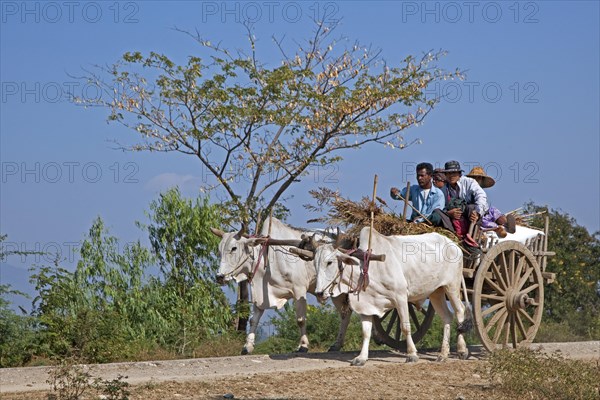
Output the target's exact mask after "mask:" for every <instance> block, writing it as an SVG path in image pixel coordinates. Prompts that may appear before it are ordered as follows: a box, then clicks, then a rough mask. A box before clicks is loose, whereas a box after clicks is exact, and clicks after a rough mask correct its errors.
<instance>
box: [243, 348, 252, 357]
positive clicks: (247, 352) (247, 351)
mask: <svg viewBox="0 0 600 400" xmlns="http://www.w3.org/2000/svg"><path fill="white" fill-rule="evenodd" d="M252 350H254V349H248V348H247V347H245V346H244V348H243V349H242V355H243V356H245V355H247V354H250V353H252Z"/></svg>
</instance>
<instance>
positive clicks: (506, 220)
mask: <svg viewBox="0 0 600 400" xmlns="http://www.w3.org/2000/svg"><path fill="white" fill-rule="evenodd" d="M467 176H468V177H469V178H473V179H475V180H476V181H477V183H479V186H481V188H482V189H487V188H490V187H492V186H494V185H495V184H496V181H495V180H494V178H492V177H491V176H488V175H487V174H486V173H485V171H484V170H483V168H482V167H480V166H476V167H474V168H473V169H472V170H471V172H469V173H468V174H467ZM481 228H482V229H483V230H493V231H495V232H496V234H497V235H498V236H500V237H501V238H503V237H506V232H507V231H508V233H515V217H514V215H512V214H509V215H504V214H503V213H502V212H500V210H498V209H497V208H496V207H491V206H490V207H489V208H488V210H487V212H486V213H485V214H484V215H483V217H482V218H481Z"/></svg>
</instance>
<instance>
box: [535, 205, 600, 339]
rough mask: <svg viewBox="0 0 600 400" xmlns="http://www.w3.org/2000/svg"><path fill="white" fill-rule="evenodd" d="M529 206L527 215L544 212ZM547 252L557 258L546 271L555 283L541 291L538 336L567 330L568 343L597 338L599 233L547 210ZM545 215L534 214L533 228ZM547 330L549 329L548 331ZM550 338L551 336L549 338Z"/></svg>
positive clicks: (599, 317)
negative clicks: (591, 232) (574, 340)
mask: <svg viewBox="0 0 600 400" xmlns="http://www.w3.org/2000/svg"><path fill="white" fill-rule="evenodd" d="M546 209H547V207H542V206H538V205H535V204H533V203H530V204H528V205H527V207H526V211H527V212H528V213H537V212H540V211H544V210H546ZM548 216H549V218H550V232H549V235H548V250H550V251H554V252H556V256H554V257H549V258H548V266H547V268H546V270H547V271H549V272H554V273H555V274H556V282H554V283H552V284H549V285H546V287H545V288H544V299H545V301H544V316H543V320H542V322H543V324H542V327H544V325H546V327H544V328H543V329H542V332H541V334H543V335H545V336H546V337H548V336H551V335H552V329H551V328H552V327H554V328H556V329H557V330H558V331H559V332H561V331H564V329H561V326H563V327H565V326H566V327H568V328H567V329H568V331H570V333H571V340H573V339H576V340H599V339H600V232H596V233H594V234H590V233H589V232H588V231H587V229H586V228H585V227H583V226H581V225H579V224H577V222H576V221H575V219H574V218H573V217H571V216H570V215H569V214H567V213H564V212H561V211H558V210H550V211H549V212H548ZM543 217H544V214H542V215H537V216H536V217H535V218H534V219H533V221H532V225H533V226H535V227H538V228H543V226H544V221H543ZM549 327H550V329H548V328H549ZM550 339H551V337H550Z"/></svg>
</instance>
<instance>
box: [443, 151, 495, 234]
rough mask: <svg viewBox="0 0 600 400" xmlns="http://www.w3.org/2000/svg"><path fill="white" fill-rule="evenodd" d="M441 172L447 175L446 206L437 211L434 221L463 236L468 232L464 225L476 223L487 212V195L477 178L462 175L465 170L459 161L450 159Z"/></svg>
mask: <svg viewBox="0 0 600 400" xmlns="http://www.w3.org/2000/svg"><path fill="white" fill-rule="evenodd" d="M440 172H443V173H444V175H445V177H446V184H445V186H444V187H445V190H446V193H445V196H446V198H445V203H446V207H445V210H444V211H443V212H442V211H441V210H440V211H437V212H436V213H435V215H434V223H435V224H436V225H438V226H443V227H444V228H446V229H448V230H451V231H453V232H455V233H457V234H458V235H459V236H460V237H461V238H462V237H464V236H465V234H466V232H464V231H465V229H462V227H464V226H465V225H466V226H467V227H468V226H469V223H471V224H474V223H476V222H477V221H479V219H480V218H481V216H482V215H484V214H485V213H486V212H487V209H488V205H487V196H486V194H485V192H484V191H483V189H482V188H481V186H479V184H478V183H477V181H476V180H475V179H473V178H469V177H466V176H463V175H462V173H463V172H464V171H463V170H462V169H461V168H460V163H459V162H458V161H448V162H447V163H446V164H445V165H444V169H443V170H442V171H440ZM452 200H456V201H454V202H453V201H452ZM458 200H461V201H458ZM466 231H468V228H467V229H466Z"/></svg>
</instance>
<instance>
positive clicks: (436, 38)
mask: <svg viewBox="0 0 600 400" xmlns="http://www.w3.org/2000/svg"><path fill="white" fill-rule="evenodd" d="M599 14H600V11H599V3H598V2H596V1H568V2H567V1H524V2H514V1H510V2H500V1H496V2H486V1H483V2H479V1H475V2H434V1H432V2H421V1H418V2H413V1H402V2H401V1H398V2H392V1H381V2H377V1H373V2H366V1H352V2H350V1H348V2H343V1H339V2H338V1H331V2H278V1H275V2H260V1H258V2H245V3H244V2H221V1H215V2H213V1H207V2H192V1H186V2H183V1H182V2H177V1H170V2H163V1H149V2H141V1H139V2H138V1H124V2H113V1H110V2H101V1H96V2H93V1H91V2H86V1H84V2H78V1H75V2H52V1H50V2H37V1H31V2H21V1H2V3H1V18H2V20H1V31H0V49H1V50H0V52H1V54H0V56H1V57H0V75H1V76H0V81H1V83H2V88H1V99H0V100H1V102H0V106H1V110H0V133H1V138H0V158H1V160H0V161H1V165H2V176H1V185H2V188H1V191H0V231H1V232H2V233H5V234H8V235H9V238H8V243H9V244H10V245H11V246H17V247H19V248H22V249H26V250H37V249H39V250H47V251H53V250H55V249H58V250H59V251H61V252H62V253H63V254H64V257H68V260H67V261H66V262H65V265H67V266H72V265H73V261H74V260H75V259H74V258H73V257H72V256H70V255H69V254H68V252H69V250H70V249H72V248H73V247H76V246H77V243H78V242H80V241H81V240H82V237H83V235H84V233H85V232H86V231H87V230H88V229H89V227H90V225H91V223H92V221H93V219H94V218H95V217H96V216H101V217H102V218H104V219H105V222H106V224H107V226H108V227H109V228H110V230H111V233H112V234H113V235H115V236H117V237H119V238H121V239H122V241H123V242H128V241H133V240H136V239H138V238H141V239H143V240H146V238H145V236H144V234H143V232H141V231H140V230H139V229H138V228H136V227H135V226H134V222H135V221H144V220H145V217H144V210H147V209H148V205H149V203H150V202H151V201H152V200H154V199H156V198H157V195H158V193H159V192H160V191H162V190H165V189H166V188H168V187H169V186H170V185H173V184H177V183H178V184H179V185H180V187H181V189H182V191H183V193H184V194H185V195H187V196H195V195H197V194H198V187H199V185H200V184H201V183H202V182H203V180H205V173H204V172H203V170H202V168H201V166H200V163H199V161H197V160H195V159H193V158H191V157H189V156H183V155H179V154H175V153H173V154H148V153H124V152H121V151H117V150H114V149H113V147H114V146H113V145H112V144H111V142H110V141H111V140H113V139H118V140H120V141H122V142H134V141H135V139H137V138H136V136H135V135H136V134H135V132H133V131H128V130H126V129H124V128H122V127H120V126H118V125H114V124H107V123H106V116H107V113H106V111H105V110H98V109H94V110H84V109H82V108H79V107H76V106H74V105H72V104H70V103H68V102H66V101H63V100H61V99H60V93H61V92H66V91H67V90H68V89H69V88H70V87H72V85H75V84H77V85H80V86H78V87H77V88H79V89H81V88H82V86H81V83H76V82H77V81H76V80H75V79H74V78H72V77H70V76H69V75H81V74H82V69H89V68H91V66H92V65H94V64H100V65H106V64H111V63H113V62H115V61H117V60H118V59H119V57H120V56H121V55H122V54H123V53H124V52H126V51H133V50H139V51H142V52H149V51H156V52H159V53H164V54H166V55H168V56H170V57H171V58H172V59H174V60H177V61H180V62H181V61H184V60H185V59H186V57H187V56H188V55H193V54H197V53H196V52H197V50H198V46H197V45H196V44H195V43H194V42H193V41H192V40H191V39H189V38H188V37H187V36H185V35H183V34H181V33H179V32H176V31H175V30H173V29H172V28H174V27H177V28H180V29H184V30H191V31H194V30H196V29H197V30H198V31H199V32H200V33H201V34H202V35H203V36H204V37H206V38H207V39H210V40H211V41H213V42H216V41H222V43H223V45H225V46H227V47H243V46H245V45H246V38H245V29H244V28H243V27H242V26H241V24H240V21H243V20H244V19H251V20H253V21H254V23H255V31H256V36H257V37H258V39H259V42H258V45H259V47H260V49H261V50H260V51H261V52H262V54H263V55H264V57H265V58H266V59H267V60H270V61H271V62H272V63H273V65H276V63H277V58H276V55H277V49H276V48H275V47H274V46H273V44H272V43H271V40H270V37H271V35H273V34H275V35H277V36H282V35H284V34H285V37H286V40H293V39H296V40H298V41H301V40H303V39H306V38H308V37H309V35H310V34H311V32H312V29H313V26H312V23H311V18H313V17H315V16H317V17H325V18H326V19H329V20H331V21H333V20H336V21H337V20H339V21H340V25H339V27H338V28H337V33H338V34H339V35H341V34H343V35H345V36H347V37H348V38H349V39H350V42H352V43H353V41H354V40H355V39H357V40H359V41H360V42H361V43H362V44H372V45H373V46H374V47H378V48H380V49H381V50H382V55H383V57H384V58H385V59H386V60H387V61H388V63H390V64H394V63H399V62H400V60H402V59H403V58H404V57H405V56H407V55H408V54H415V55H421V54H422V53H424V52H427V51H429V50H439V49H444V50H447V51H448V52H449V54H448V56H446V57H445V58H444V59H443V60H442V65H443V66H445V67H446V68H449V69H454V68H456V67H458V68H460V69H462V70H465V71H466V72H467V78H466V81H465V82H447V83H444V84H440V85H438V86H437V87H434V88H433V89H432V90H433V92H436V93H440V94H446V95H447V97H448V99H447V100H445V101H443V102H441V103H440V104H439V105H438V106H437V107H436V109H435V110H434V111H433V112H432V113H431V114H430V115H429V116H428V117H427V119H426V121H425V123H424V124H423V125H422V126H419V127H417V128H411V129H410V130H408V131H407V132H406V139H407V140H409V141H410V140H412V139H414V138H420V139H421V140H422V144H420V145H417V146H411V147H409V148H407V149H405V150H403V151H397V150H396V151H393V150H391V149H387V148H383V147H377V146H367V147H365V148H363V149H361V150H359V151H348V152H346V153H342V155H343V156H344V161H343V162H341V163H340V164H338V165H337V166H336V167H335V168H334V167H330V168H327V169H323V168H321V169H313V170H312V171H311V172H312V173H311V175H310V176H308V177H305V178H304V179H303V181H302V182H301V183H299V184H297V185H296V186H295V187H292V188H291V190H290V192H289V194H290V195H293V196H294V197H293V198H292V199H290V200H288V202H287V205H288V206H289V207H290V208H291V210H292V217H291V218H290V222H291V223H293V224H295V225H301V226H302V225H306V224H305V221H306V220H307V219H309V218H313V217H315V216H314V215H312V214H307V212H306V211H305V210H304V208H303V207H302V205H303V204H305V203H307V202H308V201H309V200H310V199H309V197H308V196H307V194H306V193H307V191H308V190H310V189H312V188H316V187H318V186H328V187H331V188H334V189H339V190H340V191H341V193H342V194H343V195H344V196H347V197H350V198H354V199H358V198H359V197H360V196H363V195H364V196H368V195H369V194H370V193H371V191H372V183H373V176H374V175H375V174H377V175H378V177H379V186H378V187H379V189H378V193H379V194H380V195H381V196H382V197H384V198H389V194H388V193H389V188H390V187H391V186H398V187H402V186H404V185H405V184H406V181H407V179H408V180H411V181H412V182H413V183H414V182H416V180H415V178H414V166H415V165H416V163H418V162H421V161H429V162H432V163H434V164H436V166H438V165H443V163H444V162H445V161H447V160H450V159H456V160H459V161H460V162H461V163H462V164H463V165H464V166H465V167H472V166H474V165H476V164H480V165H483V166H484V167H485V168H486V170H487V172H488V174H490V175H491V176H493V177H495V178H496V181H497V183H496V186H494V187H493V188H491V189H489V190H488V197H489V198H490V201H491V203H492V204H493V205H495V206H496V207H498V208H500V209H501V210H505V211H508V210H512V209H515V208H518V207H520V206H522V205H523V203H525V202H527V201H529V200H533V201H534V202H536V203H538V204H547V205H549V206H550V207H552V208H558V209H561V210H563V211H564V212H568V213H569V214H571V215H572V216H573V217H575V218H576V219H577V221H578V223H580V224H581V225H583V226H585V227H586V228H588V230H590V231H591V232H594V231H597V230H600V200H599V199H600V193H599V191H600V188H599V186H600V184H599V179H598V173H599V172H600V139H599V138H600V127H599V111H598V110H599V109H600V104H599V96H600V95H599V88H600V84H599V75H600V73H599V72H600V63H599V61H600V60H599V59H600V43H599V37H600V30H599V29H600V28H599ZM90 95H93V94H90ZM465 169H466V168H465ZM398 209H400V206H398ZM48 261H49V260H46V259H44V258H41V259H38V260H34V259H31V258H28V259H26V260H22V259H21V258H19V257H13V258H11V259H10V260H9V264H4V265H3V266H2V271H1V275H0V278H1V280H2V282H3V283H5V282H13V281H16V280H19V282H21V281H22V278H17V276H19V277H21V276H22V275H23V276H24V275H26V270H27V268H28V267H29V266H31V265H32V264H35V263H36V262H37V263H38V264H40V263H41V264H43V263H48ZM19 285H21V283H19Z"/></svg>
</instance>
